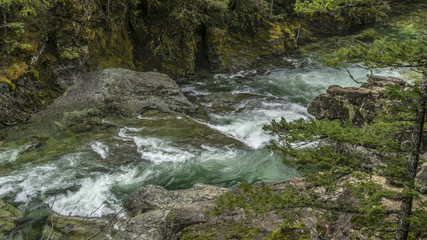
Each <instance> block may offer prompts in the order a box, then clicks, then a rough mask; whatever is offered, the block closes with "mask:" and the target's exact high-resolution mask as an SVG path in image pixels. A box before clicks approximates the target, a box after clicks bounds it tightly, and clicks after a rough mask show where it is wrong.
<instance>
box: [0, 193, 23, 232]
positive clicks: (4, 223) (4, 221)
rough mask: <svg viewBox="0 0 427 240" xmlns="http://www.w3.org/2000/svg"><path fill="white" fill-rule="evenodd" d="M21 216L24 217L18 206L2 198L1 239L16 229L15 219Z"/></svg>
mask: <svg viewBox="0 0 427 240" xmlns="http://www.w3.org/2000/svg"><path fill="white" fill-rule="evenodd" d="M19 218H22V214H21V213H20V212H19V210H18V209H17V208H15V207H13V206H12V205H10V204H8V203H6V202H4V201H3V200H0V239H4V238H6V236H7V234H8V233H9V232H11V231H12V230H13V229H15V227H16V223H15V220H16V219H19Z"/></svg>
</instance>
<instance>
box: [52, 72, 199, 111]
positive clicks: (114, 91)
mask: <svg viewBox="0 0 427 240" xmlns="http://www.w3.org/2000/svg"><path fill="white" fill-rule="evenodd" d="M91 107H95V108H98V109H102V111H104V112H105V113H114V114H121V115H125V116H132V115H140V114H142V113H144V112H146V111H149V110H157V111H160V112H179V113H192V112H195V111H196V110H197V107H196V106H195V105H194V104H192V103H191V102H189V101H188V100H187V98H186V97H185V96H184V95H183V93H182V92H181V89H180V88H179V86H178V85H177V84H176V82H175V81H174V80H172V79H171V78H169V77H168V76H167V75H166V74H161V73H156V72H135V71H130V70H126V69H122V68H108V69H104V70H101V71H94V72H89V73H85V74H81V75H80V76H79V77H78V80H77V82H76V83H75V84H74V85H72V86H71V87H69V88H68V89H67V91H66V92H65V94H64V95H62V96H61V97H59V98H58V99H57V100H56V101H55V102H54V103H53V104H52V106H50V107H49V108H52V109H55V110H58V109H63V110H64V109H65V110H67V109H68V111H69V110H82V109H87V108H91Z"/></svg>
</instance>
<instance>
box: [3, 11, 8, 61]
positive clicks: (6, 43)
mask: <svg viewBox="0 0 427 240" xmlns="http://www.w3.org/2000/svg"><path fill="white" fill-rule="evenodd" d="M2 10H3V27H4V45H5V48H6V64H7V66H10V50H9V39H8V37H7V21H6V10H5V9H4V8H3V9H2Z"/></svg>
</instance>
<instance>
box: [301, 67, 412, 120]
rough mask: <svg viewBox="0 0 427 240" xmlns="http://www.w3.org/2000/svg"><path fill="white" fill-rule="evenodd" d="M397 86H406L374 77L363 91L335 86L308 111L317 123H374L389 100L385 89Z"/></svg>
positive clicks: (401, 82)
mask: <svg viewBox="0 0 427 240" xmlns="http://www.w3.org/2000/svg"><path fill="white" fill-rule="evenodd" d="M394 85H398V86H404V85H405V82H404V81H403V80H401V79H398V78H394V77H382V76H371V77H370V81H369V82H367V83H364V84H362V86H361V87H360V88H355V87H346V88H342V87H340V86H337V85H332V86H330V87H329V88H328V89H327V90H326V93H325V94H322V95H319V96H317V97H316V98H315V99H314V100H313V102H312V103H311V104H310V106H309V107H308V109H307V111H308V112H309V113H310V114H312V115H314V116H315V117H316V119H324V118H328V119H331V120H334V119H337V120H343V121H344V120H347V119H349V120H351V121H352V122H353V123H354V124H355V125H357V126H361V125H363V124H365V123H371V122H372V120H373V119H374V118H375V117H376V116H377V115H378V113H379V111H380V110H381V108H382V106H383V102H384V100H385V98H386V95H385V90H386V88H387V87H388V86H394Z"/></svg>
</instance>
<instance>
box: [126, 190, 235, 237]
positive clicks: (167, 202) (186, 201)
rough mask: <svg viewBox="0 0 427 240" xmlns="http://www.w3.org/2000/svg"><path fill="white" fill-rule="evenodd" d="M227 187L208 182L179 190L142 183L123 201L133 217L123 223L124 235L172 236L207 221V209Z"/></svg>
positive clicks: (210, 207)
mask: <svg viewBox="0 0 427 240" xmlns="http://www.w3.org/2000/svg"><path fill="white" fill-rule="evenodd" d="M227 191H228V189H225V188H221V187H215V186H210V185H204V184H195V185H194V186H193V187H192V188H190V189H187V190H175V191H168V190H166V189H164V188H163V187H160V186H153V185H148V186H144V187H141V188H140V189H139V190H137V191H136V192H134V193H133V194H131V195H130V196H129V198H128V199H127V200H126V202H125V203H124V205H123V206H124V208H125V210H126V212H128V215H129V216H130V217H131V218H129V219H128V220H127V221H126V223H125V225H124V226H123V228H124V229H125V231H124V233H123V235H122V236H121V237H120V239H153V240H156V239H165V240H166V239H172V237H173V235H174V234H175V233H176V232H179V231H180V230H181V229H183V228H185V227H186V226H189V225H194V224H198V223H202V222H206V221H207V216H206V215H205V212H206V211H207V210H210V209H212V208H213V206H214V201H215V199H216V198H217V197H218V196H220V195H222V194H224V193H226V192H227Z"/></svg>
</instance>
